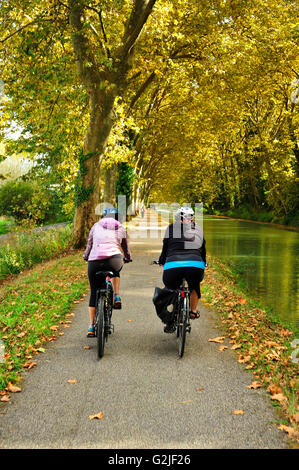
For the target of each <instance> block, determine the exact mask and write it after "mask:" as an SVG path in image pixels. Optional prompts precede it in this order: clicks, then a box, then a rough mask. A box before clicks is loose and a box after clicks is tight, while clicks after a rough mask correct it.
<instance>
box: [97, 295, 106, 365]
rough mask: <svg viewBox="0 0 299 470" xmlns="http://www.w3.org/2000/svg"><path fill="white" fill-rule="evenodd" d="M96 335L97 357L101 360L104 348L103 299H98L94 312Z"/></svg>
mask: <svg viewBox="0 0 299 470" xmlns="http://www.w3.org/2000/svg"><path fill="white" fill-rule="evenodd" d="M95 328H96V335H97V356H98V359H101V357H103V355H104V347H105V299H104V297H100V298H99V302H98V305H97V311H96V325H95Z"/></svg>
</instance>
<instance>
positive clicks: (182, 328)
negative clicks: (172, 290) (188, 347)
mask: <svg viewBox="0 0 299 470" xmlns="http://www.w3.org/2000/svg"><path fill="white" fill-rule="evenodd" d="M188 312H189V309H188V298H187V297H185V298H184V301H183V305H182V307H181V309H180V312H179V319H178V320H179V321H178V333H179V356H180V357H183V355H184V351H185V343H186V329H187V320H188V318H187V314H188Z"/></svg>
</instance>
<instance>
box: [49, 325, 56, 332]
mask: <svg viewBox="0 0 299 470" xmlns="http://www.w3.org/2000/svg"><path fill="white" fill-rule="evenodd" d="M50 330H52V331H57V330H58V326H55V325H53V326H50Z"/></svg>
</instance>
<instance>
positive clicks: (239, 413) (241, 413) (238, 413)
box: [233, 410, 244, 415]
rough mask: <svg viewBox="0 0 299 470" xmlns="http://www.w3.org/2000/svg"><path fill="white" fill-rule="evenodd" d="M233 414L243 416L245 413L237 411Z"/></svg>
mask: <svg viewBox="0 0 299 470" xmlns="http://www.w3.org/2000/svg"><path fill="white" fill-rule="evenodd" d="M233 414H234V415H243V414H244V411H243V410H235V411H233Z"/></svg>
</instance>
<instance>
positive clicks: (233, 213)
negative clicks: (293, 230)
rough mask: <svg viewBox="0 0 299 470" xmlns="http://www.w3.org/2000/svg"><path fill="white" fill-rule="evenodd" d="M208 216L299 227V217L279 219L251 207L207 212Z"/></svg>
mask: <svg viewBox="0 0 299 470" xmlns="http://www.w3.org/2000/svg"><path fill="white" fill-rule="evenodd" d="M207 214H210V215H217V216H225V217H230V218H232V219H244V220H248V221H250V220H252V221H254V222H264V223H271V224H275V225H285V226H286V227H288V226H289V227H299V217H298V215H293V216H285V217H278V216H277V215H275V214H274V213H273V212H271V211H269V210H265V209H264V210H259V211H257V210H254V209H253V208H251V207H239V208H233V209H227V210H221V211H220V210H215V211H212V212H209V211H207Z"/></svg>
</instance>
